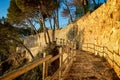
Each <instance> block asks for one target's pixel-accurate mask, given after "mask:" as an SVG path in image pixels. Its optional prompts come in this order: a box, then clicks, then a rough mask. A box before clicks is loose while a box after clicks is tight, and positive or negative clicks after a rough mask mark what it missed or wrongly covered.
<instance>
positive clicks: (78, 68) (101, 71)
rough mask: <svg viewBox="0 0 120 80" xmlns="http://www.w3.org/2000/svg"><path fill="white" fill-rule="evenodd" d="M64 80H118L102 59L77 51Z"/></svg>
mask: <svg viewBox="0 0 120 80" xmlns="http://www.w3.org/2000/svg"><path fill="white" fill-rule="evenodd" d="M65 76H66V79H65V80H119V79H118V78H117V76H116V74H115V72H114V70H113V69H112V68H111V67H110V65H109V64H108V63H107V62H106V60H105V59H104V58H100V57H98V56H95V55H93V54H92V53H90V52H85V51H77V56H76V61H74V62H73V64H72V66H71V69H70V71H69V72H68V73H67V75H65Z"/></svg>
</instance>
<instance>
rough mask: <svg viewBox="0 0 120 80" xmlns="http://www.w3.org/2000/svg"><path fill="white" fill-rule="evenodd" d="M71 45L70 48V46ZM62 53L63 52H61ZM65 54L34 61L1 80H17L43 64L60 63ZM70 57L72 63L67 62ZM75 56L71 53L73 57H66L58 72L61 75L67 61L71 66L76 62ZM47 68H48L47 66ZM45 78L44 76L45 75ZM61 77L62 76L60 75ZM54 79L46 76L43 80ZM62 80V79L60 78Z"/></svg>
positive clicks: (2, 77) (0, 79)
mask: <svg viewBox="0 0 120 80" xmlns="http://www.w3.org/2000/svg"><path fill="white" fill-rule="evenodd" d="M62 45H64V44H62ZM69 45H70V46H69ZM69 45H68V48H69V49H70V50H73V49H72V48H73V47H72V45H71V44H69ZM61 51H62V50H61ZM63 54H64V52H61V53H60V54H58V55H56V56H54V57H52V55H48V56H46V57H44V58H42V59H38V60H37V61H34V62H32V63H30V64H28V65H25V66H24V67H21V68H19V69H17V70H14V71H12V72H10V73H7V74H5V75H3V76H1V77H0V80H13V79H15V78H17V77H18V76H20V75H22V74H24V73H26V72H28V71H30V70H32V69H34V68H35V67H37V66H39V65H41V64H46V63H47V64H49V63H52V62H53V61H55V60H57V59H60V62H61V61H62V56H63ZM68 54H69V51H68ZM69 57H71V58H70V62H69V61H67V60H69ZM73 57H74V56H73V54H72V53H71V55H68V56H67V57H66V59H65V60H64V61H62V63H61V65H59V66H60V67H59V69H58V70H57V72H58V73H59V71H60V70H62V68H63V67H65V65H66V63H65V62H66V61H67V62H68V63H67V64H70V63H71V62H72V60H74V59H72V58H73ZM45 67H46V66H45ZM44 72H46V71H44ZM43 76H44V75H43ZM53 76H55V75H53ZM60 76H61V75H60ZM52 78H53V77H50V76H49V77H47V76H44V78H43V80H46V79H52ZM59 79H60V78H59Z"/></svg>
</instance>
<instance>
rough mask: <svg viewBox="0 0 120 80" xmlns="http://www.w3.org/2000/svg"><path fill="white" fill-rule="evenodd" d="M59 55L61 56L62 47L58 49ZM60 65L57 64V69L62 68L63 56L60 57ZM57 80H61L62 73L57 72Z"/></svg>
mask: <svg viewBox="0 0 120 80" xmlns="http://www.w3.org/2000/svg"><path fill="white" fill-rule="evenodd" d="M59 54H62V47H60V49H59ZM59 60H60V63H59V68H60V67H61V66H62V62H63V55H60V58H59ZM59 80H62V71H59Z"/></svg>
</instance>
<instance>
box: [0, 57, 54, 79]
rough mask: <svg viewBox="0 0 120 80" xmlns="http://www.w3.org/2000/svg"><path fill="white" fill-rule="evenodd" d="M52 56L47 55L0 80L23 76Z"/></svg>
mask: <svg viewBox="0 0 120 80" xmlns="http://www.w3.org/2000/svg"><path fill="white" fill-rule="evenodd" d="M51 57H52V56H51V55H48V56H47V57H45V58H42V59H39V60H37V61H34V62H32V63H30V64H28V65H26V66H24V67H22V68H20V69H18V70H15V71H13V72H11V73H8V74H5V75H4V76H2V77H0V80H13V79H15V78H16V77H18V76H20V75H22V74H24V73H25V72H28V71H30V70H31V69H33V68H35V67H37V66H39V65H40V64H42V63H43V62H45V61H48V60H49V59H50V58H51Z"/></svg>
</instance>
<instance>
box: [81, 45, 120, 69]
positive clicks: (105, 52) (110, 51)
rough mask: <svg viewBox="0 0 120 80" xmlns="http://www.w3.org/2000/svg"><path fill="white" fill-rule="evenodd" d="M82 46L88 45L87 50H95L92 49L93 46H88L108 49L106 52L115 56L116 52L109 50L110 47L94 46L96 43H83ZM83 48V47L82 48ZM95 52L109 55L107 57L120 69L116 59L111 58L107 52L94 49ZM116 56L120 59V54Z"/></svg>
mask: <svg viewBox="0 0 120 80" xmlns="http://www.w3.org/2000/svg"><path fill="white" fill-rule="evenodd" d="M82 44H83V45H84V44H87V47H85V48H90V49H94V48H91V46H89V45H88V44H90V45H94V46H95V47H100V48H103V50H104V49H106V50H107V51H108V52H110V53H111V54H112V55H114V53H115V52H112V51H111V50H109V49H108V47H106V46H99V45H96V44H94V43H82ZM82 47H83V46H82ZM94 50H95V51H98V52H100V53H105V54H106V55H107V56H106V57H108V59H109V60H111V61H112V62H114V63H115V65H116V66H117V67H119V68H120V65H119V64H118V63H117V62H116V61H115V60H114V59H111V58H110V57H109V55H108V53H107V52H105V51H99V50H97V49H94ZM116 55H117V56H119V57H120V55H119V54H116Z"/></svg>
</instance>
